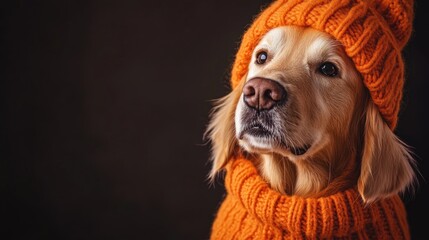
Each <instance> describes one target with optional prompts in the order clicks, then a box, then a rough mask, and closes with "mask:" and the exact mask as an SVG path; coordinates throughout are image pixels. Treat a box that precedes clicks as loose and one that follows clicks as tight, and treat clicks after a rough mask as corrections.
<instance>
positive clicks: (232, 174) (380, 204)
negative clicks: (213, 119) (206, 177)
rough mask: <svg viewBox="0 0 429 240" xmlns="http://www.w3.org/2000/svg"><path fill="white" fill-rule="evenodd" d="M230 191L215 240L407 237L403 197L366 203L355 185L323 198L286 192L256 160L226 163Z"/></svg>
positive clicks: (214, 229) (217, 221)
mask: <svg viewBox="0 0 429 240" xmlns="http://www.w3.org/2000/svg"><path fill="white" fill-rule="evenodd" d="M225 186H226V190H227V195H226V198H225V199H224V201H223V203H222V205H221V206H220V209H219V211H218V213H217V216H216V219H215V221H214V224H213V227H212V232H211V239H324V238H326V239H333V238H346V239H409V238H410V234H409V230H408V225H407V217H406V212H405V208H404V205H403V203H402V201H401V199H400V198H399V196H394V197H391V198H387V199H383V200H379V201H377V202H375V203H372V204H370V205H364V204H363V202H362V201H361V198H360V196H359V194H358V192H357V190H355V189H349V190H347V191H344V192H340V193H337V194H335V195H332V196H328V197H323V198H302V197H296V196H287V195H282V194H280V193H278V192H276V191H274V190H272V189H270V188H269V186H268V185H267V183H266V182H265V181H264V180H263V179H262V178H261V177H260V176H259V174H258V172H257V170H256V168H255V167H254V166H253V164H252V163H251V162H250V161H248V160H246V159H235V160H233V161H231V162H230V163H229V164H228V166H227V175H226V178H225Z"/></svg>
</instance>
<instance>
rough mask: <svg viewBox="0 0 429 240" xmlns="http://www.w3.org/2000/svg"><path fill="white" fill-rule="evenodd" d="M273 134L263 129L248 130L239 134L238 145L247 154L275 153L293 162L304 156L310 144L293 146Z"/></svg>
mask: <svg viewBox="0 0 429 240" xmlns="http://www.w3.org/2000/svg"><path fill="white" fill-rule="evenodd" d="M277 139H279V138H278V137H276V136H275V135H274V134H272V133H271V132H269V131H266V130H264V129H260V128H256V129H249V130H246V131H244V132H242V133H240V134H239V136H238V142H239V144H240V145H241V146H242V147H243V148H244V149H245V150H246V151H247V152H249V153H257V154H272V153H277V154H280V155H282V156H284V157H288V158H289V159H291V160H293V159H296V158H300V157H303V156H305V155H306V154H307V153H308V152H309V150H310V148H311V144H306V145H304V146H299V147H298V146H293V147H292V145H291V144H287V143H285V142H284V141H281V140H280V141H279V140H277Z"/></svg>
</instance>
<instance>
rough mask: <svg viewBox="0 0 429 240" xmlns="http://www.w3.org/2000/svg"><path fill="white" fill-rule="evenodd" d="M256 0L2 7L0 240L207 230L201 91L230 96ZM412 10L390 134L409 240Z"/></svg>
mask: <svg viewBox="0 0 429 240" xmlns="http://www.w3.org/2000/svg"><path fill="white" fill-rule="evenodd" d="M268 2H269V1H249V0H241V1H227V0H223V1H220V0H211V1H201V0H199V1H195V0H184V1H173V0H171V1H167V0H166V1H152V2H147V1H107V0H103V1H23V0H21V1H9V3H7V4H6V3H2V4H1V5H2V6H1V8H2V14H1V25H2V34H1V40H2V49H1V56H2V57H4V60H6V61H4V63H3V64H2V66H3V68H2V71H1V86H0V91H1V97H2V101H1V103H2V105H1V106H2V113H1V117H0V119H1V141H2V142H1V165H0V171H1V179H0V186H1V193H0V194H1V213H0V216H1V220H2V221H1V222H2V224H1V225H0V229H1V238H2V239H52V238H53V239H207V238H208V236H209V232H210V225H211V222H212V220H213V217H214V214H215V212H216V209H217V208H218V206H219V203H220V201H221V199H222V196H223V193H224V189H223V185H222V181H219V182H218V183H217V184H215V186H214V187H211V186H210V185H209V184H208V182H207V181H206V175H207V173H208V171H209V169H210V165H209V164H208V158H209V146H207V145H204V141H203V140H202V136H203V132H204V129H205V127H206V124H207V122H208V114H209V111H210V108H211V102H210V100H211V99H214V98H218V97H221V96H223V95H224V94H226V93H227V92H228V91H229V87H228V74H229V70H230V67H231V64H232V62H233V59H234V54H235V52H236V50H237V47H238V45H239V42H240V38H241V36H242V34H243V32H244V30H245V29H246V28H247V27H248V24H250V22H251V21H252V19H253V16H254V15H255V14H257V13H258V12H259V10H260V9H261V7H262V6H264V5H266V4H267V3H268ZM425 4H426V5H425ZM425 9H427V3H426V2H425V1H423V0H421V1H419V2H417V3H416V19H415V30H414V35H413V37H412V39H411V41H410V43H409V44H408V46H407V48H406V49H405V51H404V56H405V59H406V61H407V73H406V76H407V82H406V86H405V92H404V103H403V106H402V109H401V115H400V122H399V126H398V128H397V131H396V133H397V134H398V135H399V136H400V138H402V139H403V140H404V141H405V142H406V143H408V144H409V145H410V146H412V147H413V149H414V151H415V153H416V156H417V161H418V165H419V169H420V171H421V176H419V181H420V186H419V187H418V188H417V191H416V194H415V196H414V197H406V198H405V199H404V200H405V203H406V207H407V209H408V211H409V213H408V218H409V222H410V226H411V232H412V234H413V236H414V238H415V239H418V238H420V237H422V236H425V235H427V226H428V225H427V223H426V222H427V221H424V220H421V219H426V218H427V216H428V214H429V211H428V205H427V204H428V202H429V199H428V184H427V182H426V181H425V180H424V176H428V171H429V167H428V161H429V155H428V151H426V148H427V146H426V145H427V142H428V140H427V139H428V134H429V133H428V129H429V127H428V122H429V118H428V107H427V104H428V102H429V101H428V96H429V94H428V93H427V89H428V86H429V84H428V81H429V79H428V77H429V74H428V70H427V69H428V64H429V60H428V57H427V56H428V54H429V48H428V42H429V38H428V36H427V35H425V34H426V32H427V23H428V22H429V21H428V20H427V19H428V18H427V16H425V15H427V14H426V12H425ZM4 236H11V237H10V238H4Z"/></svg>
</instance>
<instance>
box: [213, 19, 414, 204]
mask: <svg viewBox="0 0 429 240" xmlns="http://www.w3.org/2000/svg"><path fill="white" fill-rule="evenodd" d="M248 69H249V70H248V72H247V74H246V76H245V77H244V78H243V79H242V80H241V82H240V84H239V86H238V87H236V88H235V89H234V90H233V91H232V92H231V93H230V94H229V95H227V96H225V97H223V98H221V99H219V100H218V101H217V104H216V106H215V107H214V109H213V112H212V116H211V121H210V124H209V126H208V129H207V132H206V134H207V136H208V138H209V139H210V140H211V142H212V160H213V167H212V170H211V173H210V178H211V179H213V178H214V177H215V175H216V174H217V173H218V172H219V171H220V170H221V169H222V168H223V167H224V166H225V164H226V163H227V162H228V161H230V160H231V159H233V158H234V156H237V155H244V156H246V157H247V158H248V159H250V160H252V161H253V162H254V164H255V165H256V166H257V168H258V170H259V172H260V174H261V176H262V177H263V178H264V179H265V180H266V181H267V182H268V183H269V184H270V186H271V187H272V188H273V189H275V190H277V191H278V192H280V193H284V194H288V195H297V196H303V197H322V196H327V195H330V194H334V193H336V192H339V191H343V190H345V189H348V188H350V187H353V186H357V188H358V190H359V193H360V195H361V196H362V198H363V200H364V201H365V202H367V203H370V202H372V201H374V200H377V199H380V198H384V197H388V196H390V195H392V194H396V193H398V192H402V191H404V190H406V189H407V187H409V186H411V185H412V183H413V181H414V179H415V177H414V176H415V175H414V171H413V164H414V161H413V159H412V156H411V154H410V152H409V150H408V149H407V146H406V145H405V144H404V143H403V142H402V141H400V140H399V139H398V138H397V137H396V136H395V134H394V133H393V132H392V130H391V129H390V128H389V127H388V126H387V124H386V123H385V122H384V121H383V119H382V116H381V115H380V113H379V111H378V109H377V107H376V106H375V104H374V103H373V102H372V100H371V98H370V97H369V93H368V91H367V89H366V88H365V87H364V85H363V82H362V79H361V75H360V74H359V72H358V71H357V70H356V69H355V66H354V64H353V62H352V60H351V59H350V58H349V57H348V56H347V55H346V53H345V51H344V49H343V47H342V46H341V44H340V43H339V42H338V41H336V40H335V39H333V38H332V37H330V36H329V35H327V34H326V33H323V32H320V31H317V30H314V29H312V28H302V27H292V26H287V27H278V28H275V29H272V30H271V31H269V32H268V33H267V34H266V35H265V36H264V37H263V39H262V40H261V41H260V42H259V44H258V45H257V46H256V48H255V49H254V51H253V56H252V60H251V62H250V64H249V67H248Z"/></svg>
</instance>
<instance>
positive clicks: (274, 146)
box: [235, 27, 364, 161]
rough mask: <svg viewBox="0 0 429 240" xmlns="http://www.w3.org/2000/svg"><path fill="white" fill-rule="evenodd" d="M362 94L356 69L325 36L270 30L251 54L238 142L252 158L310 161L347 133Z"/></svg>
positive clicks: (239, 111) (286, 29) (238, 122)
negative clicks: (261, 155) (264, 155)
mask: <svg viewBox="0 0 429 240" xmlns="http://www.w3.org/2000/svg"><path fill="white" fill-rule="evenodd" d="M363 89H364V88H363V84H362V81H361V78H360V75H359V73H358V72H357V70H356V69H355V67H354V64H353V63H352V61H351V60H350V59H349V58H348V57H347V56H346V54H345V53H344V51H343V49H342V48H341V45H340V44H339V43H338V42H337V41H335V40H334V39H332V38H331V37H329V36H328V35H327V34H324V33H322V32H319V31H316V30H313V29H311V28H306V29H304V28H292V27H280V28H276V29H273V30H271V31H270V32H268V33H267V34H266V35H265V36H264V37H263V39H262V40H261V41H260V42H259V44H258V45H257V46H256V48H255V49H254V51H253V54H252V60H251V62H250V64H249V71H248V74H247V77H246V80H245V83H244V87H243V91H242V93H241V97H240V99H239V101H238V103H237V107H236V111H235V130H236V138H237V139H238V142H239V144H240V146H242V147H243V148H244V149H245V150H246V151H248V152H251V153H273V152H274V153H278V154H280V155H282V156H285V157H287V158H288V159H289V160H292V161H295V160H297V159H303V158H306V157H307V156H308V155H314V154H315V153H316V152H317V151H319V150H320V149H322V148H324V147H326V145H328V144H332V141H333V140H334V138H335V137H336V135H338V134H344V133H345V132H347V130H348V128H349V125H350V124H351V120H352V117H353V113H354V110H356V109H354V108H355V106H356V103H357V102H359V101H362V100H361V99H359V98H362V95H363ZM334 135H335V136H334Z"/></svg>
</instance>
